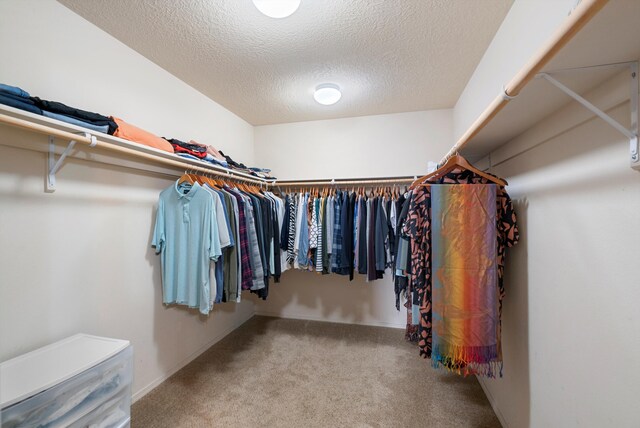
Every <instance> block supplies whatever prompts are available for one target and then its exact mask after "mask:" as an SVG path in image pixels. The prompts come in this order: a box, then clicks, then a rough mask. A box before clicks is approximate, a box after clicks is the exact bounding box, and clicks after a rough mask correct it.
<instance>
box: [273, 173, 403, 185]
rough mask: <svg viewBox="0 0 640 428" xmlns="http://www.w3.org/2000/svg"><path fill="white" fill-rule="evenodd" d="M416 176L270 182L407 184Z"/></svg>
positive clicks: (276, 183) (299, 183)
mask: <svg viewBox="0 0 640 428" xmlns="http://www.w3.org/2000/svg"><path fill="white" fill-rule="evenodd" d="M415 179H416V177H415V176H412V177H387V178H354V179H348V178H345V179H340V180H300V181H291V180H290V181H278V180H277V181H276V182H274V183H271V184H272V185H274V186H280V187H284V186H288V187H291V186H332V185H339V184H344V185H352V184H373V185H375V184H403V183H404V184H408V183H411V182H412V181H413V180H415Z"/></svg>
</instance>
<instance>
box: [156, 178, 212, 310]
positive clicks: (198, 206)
mask: <svg viewBox="0 0 640 428" xmlns="http://www.w3.org/2000/svg"><path fill="white" fill-rule="evenodd" d="M151 245H152V246H153V247H155V249H156V254H160V259H161V264H162V292H163V293H162V295H163V302H164V303H165V304H170V303H177V304H180V305H187V306H189V307H190V308H198V309H199V310H200V312H201V313H203V314H208V313H209V311H210V310H211V307H210V300H211V299H210V293H211V290H210V284H209V260H214V261H215V260H217V259H218V256H220V255H222V251H221V249H220V238H219V236H218V222H217V217H216V211H215V204H214V200H213V196H211V194H210V193H209V192H207V191H206V190H204V189H203V188H202V187H200V185H199V184H198V183H195V184H194V185H193V186H191V185H189V184H185V183H183V184H181V185H180V186H178V182H177V181H176V182H175V183H174V184H173V185H171V186H170V187H168V188H166V189H164V190H163V191H162V192H161V193H160V200H159V202H158V212H157V213H156V226H155V229H154V232H153V241H152V243H151Z"/></svg>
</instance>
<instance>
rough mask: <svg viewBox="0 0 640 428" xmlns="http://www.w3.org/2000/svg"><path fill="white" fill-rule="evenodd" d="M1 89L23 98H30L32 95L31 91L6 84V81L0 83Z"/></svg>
mask: <svg viewBox="0 0 640 428" xmlns="http://www.w3.org/2000/svg"><path fill="white" fill-rule="evenodd" d="M0 91H1V92H7V93H9V94H12V95H15V96H17V97H22V98H29V97H30V96H31V95H29V92H27V91H25V90H24V89H21V88H18V87H17V86H9V85H5V84H4V83H0Z"/></svg>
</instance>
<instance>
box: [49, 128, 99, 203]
mask: <svg viewBox="0 0 640 428" xmlns="http://www.w3.org/2000/svg"><path fill="white" fill-rule="evenodd" d="M83 135H84V136H85V137H87V138H90V139H91V144H89V147H95V145H96V144H97V140H96V137H95V136H93V135H91V134H89V133H87V132H84V133H83ZM75 145H76V141H75V140H71V141H69V144H67V147H66V148H65V149H64V151H63V152H62V154H61V155H60V157H59V158H58V159H57V160H56V143H55V138H54V137H52V136H49V155H48V162H47V183H46V191H47V192H48V193H53V192H55V191H56V173H57V172H58V171H59V170H60V167H62V164H63V162H64V160H65V159H66V157H67V156H68V155H69V153H71V151H72V150H73V148H74V147H75Z"/></svg>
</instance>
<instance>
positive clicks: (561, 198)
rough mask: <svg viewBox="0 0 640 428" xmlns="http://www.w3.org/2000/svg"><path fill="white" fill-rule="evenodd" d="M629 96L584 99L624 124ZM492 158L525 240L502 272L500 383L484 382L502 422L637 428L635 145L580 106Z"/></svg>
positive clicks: (599, 94)
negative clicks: (632, 154) (506, 184)
mask: <svg viewBox="0 0 640 428" xmlns="http://www.w3.org/2000/svg"><path fill="white" fill-rule="evenodd" d="M625 74H626V73H625ZM628 88H629V86H628V76H625V75H621V76H618V77H616V78H614V79H612V80H611V81H609V82H607V83H606V84H604V85H603V86H602V87H600V88H598V89H596V90H594V91H593V92H592V93H590V94H587V98H588V99H590V100H592V101H593V102H594V103H596V105H600V106H607V107H610V108H608V112H609V114H611V115H612V116H613V117H614V118H616V119H617V120H618V121H619V122H620V123H623V124H625V125H627V126H628V124H629V121H630V119H629V103H628V102H626V101H625V99H628V96H629V93H628ZM518 153H521V154H519V155H518ZM507 159H508V160H507ZM492 160H493V161H494V163H495V162H502V163H501V164H500V165H499V166H498V167H496V168H495V172H496V173H498V174H499V175H501V176H503V177H505V178H507V179H508V181H509V187H508V189H509V193H510V194H511V197H512V198H513V199H514V201H515V206H516V210H517V214H518V221H519V224H520V234H521V241H520V243H519V244H518V245H517V246H516V247H515V248H513V250H512V251H511V252H510V253H509V254H508V260H507V268H506V275H507V276H506V292H507V296H506V298H505V301H504V316H503V344H504V378H503V379H498V380H484V381H483V385H484V386H485V388H486V391H487V392H488V395H489V396H490V399H491V401H492V402H493V404H494V406H495V408H496V410H497V412H498V414H499V416H501V418H502V420H503V422H504V423H505V425H507V426H509V427H511V428H515V427H568V426H581V427H603V426H612V427H613V426H615V427H637V426H638V421H640V412H639V411H638V408H637V403H638V397H639V396H640V359H639V358H638V355H640V340H639V338H640V311H638V306H637V304H638V302H639V301H640V287H638V275H637V267H638V248H640V247H639V243H640V228H639V227H638V224H639V221H638V214H639V213H640V172H638V171H634V170H632V169H631V168H630V167H629V142H628V140H627V139H626V138H625V137H623V136H622V135H621V134H620V133H618V131H616V130H614V129H613V128H612V127H610V126H609V125H607V124H606V123H605V122H604V121H602V120H601V119H598V118H592V115H590V114H589V113H588V112H587V110H586V109H584V108H583V107H582V106H579V105H577V104H575V103H573V104H571V105H569V106H567V107H565V108H564V109H561V110H560V111H558V112H555V113H554V114H552V115H551V116H550V117H549V118H548V119H546V120H545V121H543V122H541V123H539V124H538V125H536V126H534V127H533V128H531V129H530V130H528V131H527V132H525V133H524V134H523V135H521V136H520V137H518V138H516V139H515V140H514V141H512V142H510V143H509V144H507V145H506V146H504V147H502V148H501V149H499V150H497V151H496V152H495V153H493V154H492Z"/></svg>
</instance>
